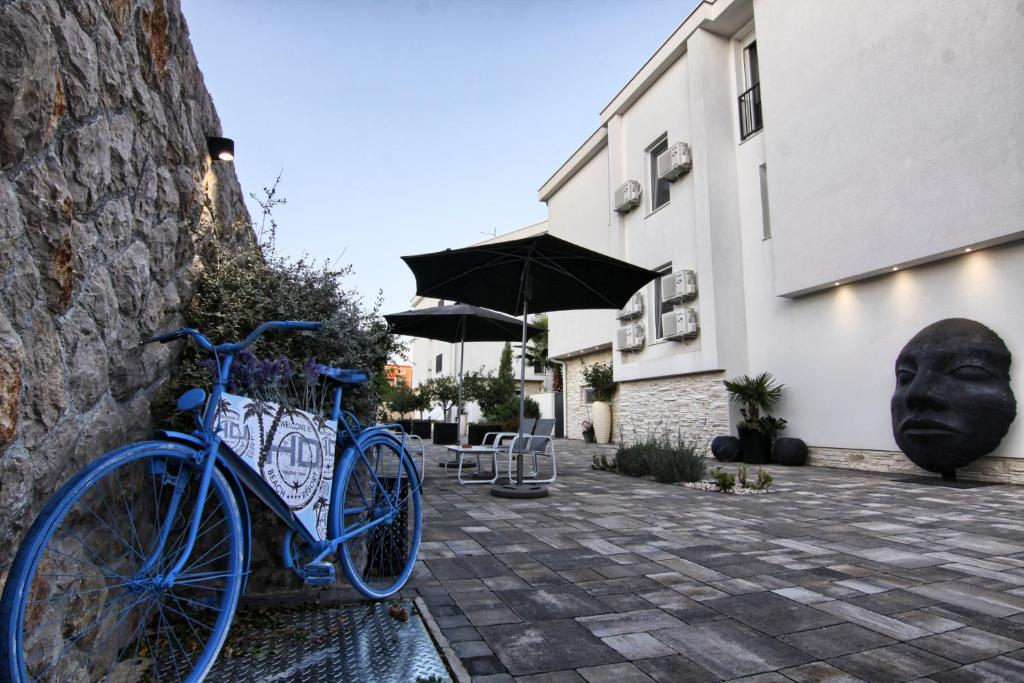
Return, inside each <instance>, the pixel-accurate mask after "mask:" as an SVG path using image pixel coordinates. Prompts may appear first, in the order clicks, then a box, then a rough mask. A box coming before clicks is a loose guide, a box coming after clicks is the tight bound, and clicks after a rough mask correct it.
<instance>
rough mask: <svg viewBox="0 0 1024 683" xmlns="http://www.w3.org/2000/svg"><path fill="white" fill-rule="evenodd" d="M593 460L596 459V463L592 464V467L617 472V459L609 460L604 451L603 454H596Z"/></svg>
mask: <svg viewBox="0 0 1024 683" xmlns="http://www.w3.org/2000/svg"><path fill="white" fill-rule="evenodd" d="M593 461H594V464H592V465H591V468H593V469H595V470H603V471H605V472H615V471H616V468H615V460H614V459H613V460H611V461H609V460H608V456H606V455H605V454H604V453H602V454H601V455H595V456H594V457H593Z"/></svg>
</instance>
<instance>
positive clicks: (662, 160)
mask: <svg viewBox="0 0 1024 683" xmlns="http://www.w3.org/2000/svg"><path fill="white" fill-rule="evenodd" d="M692 167H693V159H692V158H691V156H690V146H689V145H688V144H686V143H685V142H677V143H675V144H674V145H672V146H670V147H669V148H668V149H666V150H665V151H664V152H662V153H661V154H659V155H658V178H660V179H661V180H667V181H669V182H675V181H676V180H678V179H680V178H682V177H683V176H684V175H686V174H687V173H689V172H690V168H692Z"/></svg>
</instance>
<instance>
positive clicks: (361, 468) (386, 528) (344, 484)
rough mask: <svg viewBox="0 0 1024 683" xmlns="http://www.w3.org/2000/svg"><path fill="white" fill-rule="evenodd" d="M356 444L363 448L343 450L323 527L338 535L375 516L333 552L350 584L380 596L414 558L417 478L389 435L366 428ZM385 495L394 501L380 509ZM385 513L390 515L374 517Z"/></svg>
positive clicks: (419, 528) (419, 517)
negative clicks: (339, 474)
mask: <svg viewBox="0 0 1024 683" xmlns="http://www.w3.org/2000/svg"><path fill="white" fill-rule="evenodd" d="M359 446H360V447H361V448H362V453H360V451H359V449H356V448H354V447H350V448H348V449H347V450H346V451H345V453H344V455H343V461H342V471H341V476H340V478H339V485H338V486H336V487H335V489H334V491H333V492H332V498H333V499H334V500H333V501H332V505H331V518H330V519H329V520H328V531H329V533H330V536H331V537H332V538H338V537H340V536H342V535H343V533H345V532H348V531H351V530H354V529H358V528H360V527H365V526H367V525H369V524H371V523H373V522H375V521H376V522H377V524H376V525H375V526H372V527H369V528H366V529H365V530H364V531H362V532H361V533H357V534H356V535H354V536H353V537H351V538H349V539H347V540H346V541H343V542H342V543H341V544H339V546H338V550H337V552H336V554H337V556H338V560H339V561H340V563H341V567H342V570H343V571H344V573H345V577H346V578H347V579H348V581H349V583H351V584H352V587H353V588H355V589H356V590H357V591H359V592H360V593H362V594H363V595H364V596H366V597H368V598H371V599H374V600H380V599H383V598H387V597H389V596H391V595H394V594H395V593H396V592H397V591H399V590H400V589H401V588H402V586H404V585H405V583H406V582H407V581H408V580H409V577H410V576H411V575H412V570H413V567H414V566H415V564H416V556H417V554H418V553H419V547H420V539H421V537H422V533H423V509H422V504H421V498H420V478H419V475H418V474H417V471H416V465H415V463H414V462H413V460H412V458H411V457H410V455H409V453H408V451H406V450H405V449H404V448H403V447H402V445H401V443H399V442H398V441H397V440H396V439H395V438H394V437H392V436H389V435H387V434H383V433H379V432H378V433H372V432H371V433H367V434H366V435H365V436H364V437H362V438H360V439H359ZM371 461H372V462H371ZM373 474H376V475H378V476H376V477H374V476H372V475H373ZM389 487H390V488H389ZM388 498H390V500H391V501H393V503H394V508H393V509H390V510H388V509H385V508H387V507H388V506H387V505H386V500H387V499H388ZM346 511H347V512H346ZM385 516H390V520H388V521H383V522H381V521H378V520H380V519H381V518H382V517H385Z"/></svg>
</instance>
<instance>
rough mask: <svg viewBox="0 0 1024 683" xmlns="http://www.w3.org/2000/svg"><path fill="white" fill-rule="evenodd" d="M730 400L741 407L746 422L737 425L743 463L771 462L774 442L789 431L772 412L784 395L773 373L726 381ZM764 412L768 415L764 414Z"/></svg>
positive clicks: (782, 385)
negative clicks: (785, 430) (783, 432)
mask: <svg viewBox="0 0 1024 683" xmlns="http://www.w3.org/2000/svg"><path fill="white" fill-rule="evenodd" d="M723 384H725V389H726V391H728V392H729V400H730V401H732V402H733V403H735V404H736V405H738V406H739V408H740V413H742V414H743V419H742V420H740V422H739V424H737V425H736V431H737V432H739V437H740V450H741V451H742V453H743V461H744V462H749V463H753V464H764V463H767V462H769V461H770V460H771V450H772V439H773V438H775V435H776V434H778V433H779V432H781V431H782V430H783V429H785V428H786V421H785V420H783V419H781V418H777V417H772V416H771V415H769V414H768V413H769V411H770V410H771V409H772V408H774V407H775V405H776V404H777V403H778V402H779V398H781V396H782V387H784V386H785V385H784V384H779V383H778V382H777V381H776V380H775V377H774V376H772V374H771V373H770V372H762V373H761V374H759V375H756V376H754V377H750V376H748V375H740V376H739V377H734V378H732V379H727V380H725V381H724V382H723ZM762 413H764V414H762Z"/></svg>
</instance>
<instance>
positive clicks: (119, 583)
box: [22, 458, 238, 681]
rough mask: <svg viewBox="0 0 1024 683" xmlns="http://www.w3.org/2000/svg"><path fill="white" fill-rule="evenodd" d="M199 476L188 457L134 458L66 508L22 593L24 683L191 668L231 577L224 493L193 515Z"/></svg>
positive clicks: (234, 566) (150, 675)
mask: <svg viewBox="0 0 1024 683" xmlns="http://www.w3.org/2000/svg"><path fill="white" fill-rule="evenodd" d="M198 482H199V472H198V471H197V470H196V469H195V467H194V465H193V464H192V463H191V462H190V461H188V460H185V459H181V458H177V459H171V458H144V459H139V460H134V461H132V462H128V463H125V464H123V465H122V466H120V467H117V468H113V469H111V470H110V471H109V472H107V473H106V474H105V475H104V476H102V477H101V478H100V479H98V480H97V481H96V482H95V483H94V484H93V485H92V486H90V487H89V488H88V489H86V490H85V491H84V492H83V493H82V495H80V497H78V499H77V500H75V501H74V503H73V504H72V505H71V506H70V507H69V508H68V509H67V511H66V513H65V514H64V515H63V516H62V517H61V518H60V519H59V521H58V523H57V524H56V525H55V527H54V529H53V533H52V535H51V537H50V539H49V540H48V542H47V543H46V544H45V546H44V547H43V548H42V550H41V553H40V555H39V559H38V564H37V566H36V571H35V573H34V575H33V576H32V580H31V584H30V585H29V587H28V591H27V601H26V602H25V609H24V617H23V629H22V639H23V651H24V658H25V667H26V670H27V674H28V677H29V680H39V681H44V680H45V681H49V680H112V681H134V680H157V681H162V680H168V681H177V680H184V679H185V678H187V677H188V675H189V674H190V672H192V671H193V669H195V667H196V661H197V659H198V658H200V657H201V656H202V655H203V653H204V651H205V650H206V649H207V643H208V641H210V639H211V635H212V634H213V633H214V631H215V629H216V628H218V621H220V620H221V619H220V617H221V616H222V615H221V611H222V610H221V608H222V602H223V596H224V594H225V591H227V590H228V589H229V588H230V584H231V582H233V581H235V580H237V573H238V563H237V561H236V560H235V559H234V558H233V557H232V547H233V545H234V542H235V541H236V540H237V539H233V538H232V535H231V534H230V533H229V530H228V528H227V526H230V525H226V522H228V521H230V520H229V518H228V513H226V510H225V504H226V503H227V502H228V501H227V500H226V498H225V496H224V495H223V494H224V493H225V492H215V495H211V496H210V497H209V498H208V499H207V501H206V503H205V505H204V506H203V507H202V509H201V510H200V509H198V501H197V500H196V492H197V489H198ZM226 493H228V494H229V492H226ZM229 495H230V494H229ZM192 514H200V515H201V519H200V522H199V533H198V534H197V538H196V542H195V545H194V547H193V548H192V551H191V553H190V554H189V556H188V559H187V561H186V563H185V565H184V569H183V571H182V572H181V574H180V575H179V576H178V577H177V579H176V580H175V581H174V582H173V583H171V582H168V581H167V579H166V572H167V571H168V569H169V568H170V567H171V566H173V565H174V563H175V562H176V561H177V560H178V558H179V557H180V555H181V553H183V552H184V551H185V549H186V545H187V544H186V540H187V536H188V527H189V521H190V519H191V515H192Z"/></svg>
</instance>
